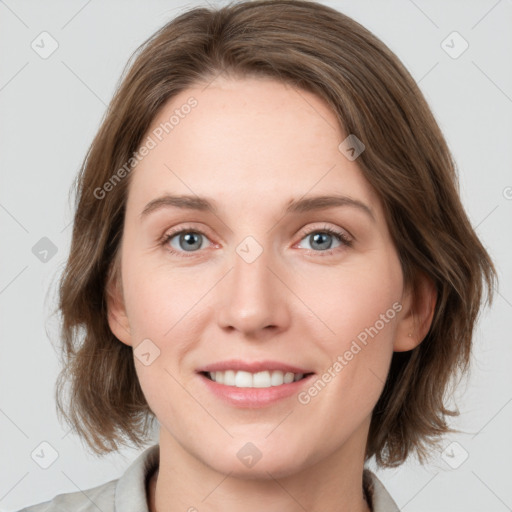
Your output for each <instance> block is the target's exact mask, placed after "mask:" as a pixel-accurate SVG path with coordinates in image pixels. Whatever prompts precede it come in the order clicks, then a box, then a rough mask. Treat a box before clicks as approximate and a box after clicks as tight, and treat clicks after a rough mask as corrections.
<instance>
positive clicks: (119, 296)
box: [105, 260, 132, 346]
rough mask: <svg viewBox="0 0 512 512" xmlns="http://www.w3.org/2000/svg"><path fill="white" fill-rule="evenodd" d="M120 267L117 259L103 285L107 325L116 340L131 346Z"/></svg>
mask: <svg viewBox="0 0 512 512" xmlns="http://www.w3.org/2000/svg"><path fill="white" fill-rule="evenodd" d="M120 269H121V262H120V260H118V261H116V262H115V263H114V264H113V267H112V269H111V270H110V271H109V277H108V279H107V284H106V287H105V292H106V300H107V318H108V325H109V327H110V330H111V331H112V333H113V334H114V336H115V337H116V338H117V339H118V340H120V341H122V342H123V343H125V344H126V345H129V346H132V336H131V332H130V323H129V321H128V315H127V313H126V307H125V303H124V297H123V295H124V294H123V288H122V280H121V271H120Z"/></svg>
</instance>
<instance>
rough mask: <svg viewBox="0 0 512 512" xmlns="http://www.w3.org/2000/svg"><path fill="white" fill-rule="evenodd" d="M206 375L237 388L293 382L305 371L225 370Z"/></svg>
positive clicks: (268, 386) (219, 382)
mask: <svg viewBox="0 0 512 512" xmlns="http://www.w3.org/2000/svg"><path fill="white" fill-rule="evenodd" d="M204 374H205V375H206V377H208V378H209V379H211V380H212V381H214V382H217V383H218V384H223V385H224V386H235V387H237V388H270V387H274V386H282V385H283V384H291V383H292V382H297V381H299V380H301V379H303V378H304V375H305V374H303V373H292V372H283V371H280V370H273V371H260V372H257V373H251V372H247V371H241V370H240V371H236V370H225V371H216V372H204Z"/></svg>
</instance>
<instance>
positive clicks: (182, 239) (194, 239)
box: [162, 229, 205, 254]
mask: <svg viewBox="0 0 512 512" xmlns="http://www.w3.org/2000/svg"><path fill="white" fill-rule="evenodd" d="M204 236H205V235H204V234H203V233H200V232H198V231H192V230H190V229H182V230H181V231H178V232H177V233H169V234H167V235H166V236H165V237H164V239H163V241H162V244H164V245H167V244H168V243H169V242H171V241H172V240H173V239H174V238H176V240H177V244H178V247H177V249H178V250H174V249H171V248H169V249H168V250H169V252H170V253H171V254H181V251H182V250H183V251H184V252H185V253H187V252H192V253H193V252H197V251H196V249H201V246H202V242H203V241H204V240H203V237H204Z"/></svg>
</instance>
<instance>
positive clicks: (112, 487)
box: [18, 444, 160, 512]
mask: <svg viewBox="0 0 512 512" xmlns="http://www.w3.org/2000/svg"><path fill="white" fill-rule="evenodd" d="M159 454H160V450H159V445H158V444H156V445H153V446H151V447H149V448H147V449H146V450H145V451H144V452H142V453H141V454H139V456H138V457H137V458H136V459H135V460H134V461H133V462H132V463H131V465H130V466H129V467H128V468H127V469H126V471H125V472H124V474H123V475H122V476H121V477H120V478H118V479H116V480H111V481H110V482H107V483H104V484H102V485H98V486H96V487H92V488H90V489H85V490H83V491H76V492H69V493H63V494H58V495H57V496H55V498H53V499H52V500H49V501H44V502H42V503H37V504H34V505H30V506H29V507H26V508H24V509H22V510H19V511H18V512H98V511H101V512H114V511H115V510H122V511H123V512H147V494H146V482H147V479H148V476H149V475H150V474H151V473H152V472H153V471H154V470H155V469H156V468H157V467H158V465H159Z"/></svg>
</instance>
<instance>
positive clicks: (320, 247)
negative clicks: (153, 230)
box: [161, 226, 352, 257]
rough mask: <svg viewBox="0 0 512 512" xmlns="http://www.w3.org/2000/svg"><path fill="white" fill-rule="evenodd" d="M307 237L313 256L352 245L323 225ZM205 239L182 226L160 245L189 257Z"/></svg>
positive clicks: (204, 236)
mask: <svg viewBox="0 0 512 512" xmlns="http://www.w3.org/2000/svg"><path fill="white" fill-rule="evenodd" d="M308 237H309V240H310V242H309V243H310V244H311V246H313V248H312V249H308V251H309V252H311V251H312V252H314V253H318V254H315V256H324V255H325V256H328V255H331V254H333V253H334V252H336V251H337V250H342V248H343V247H351V246H352V240H351V239H350V238H349V237H348V235H347V234H346V233H344V232H342V231H337V230H335V229H332V228H330V227H329V226H325V227H324V228H322V229H318V228H317V229H313V230H310V231H308V232H306V233H304V234H303V236H302V238H301V241H302V240H304V239H307V238H308ZM333 237H334V238H335V239H336V240H338V242H339V245H338V246H337V247H335V248H332V238H333ZM174 239H176V242H175V245H173V244H172V242H173V240H174ZM205 240H208V238H207V237H206V235H205V234H204V233H202V232H200V231H197V230H193V229H191V228H183V229H181V230H179V231H173V232H171V233H167V234H166V235H164V237H163V239H162V241H161V245H163V246H165V247H166V250H167V251H168V252H169V253H171V254H173V255H178V256H183V257H190V256H195V255H196V254H197V253H198V252H199V249H202V248H204V247H203V242H204V241H205ZM169 242H171V243H169ZM315 245H316V246H317V248H316V249H315V247H314V246H315ZM187 253H188V254H187Z"/></svg>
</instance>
